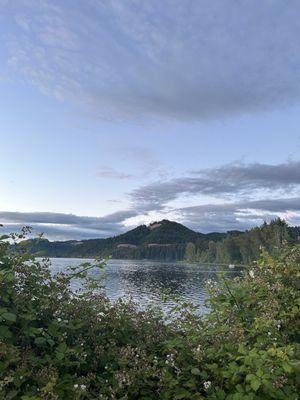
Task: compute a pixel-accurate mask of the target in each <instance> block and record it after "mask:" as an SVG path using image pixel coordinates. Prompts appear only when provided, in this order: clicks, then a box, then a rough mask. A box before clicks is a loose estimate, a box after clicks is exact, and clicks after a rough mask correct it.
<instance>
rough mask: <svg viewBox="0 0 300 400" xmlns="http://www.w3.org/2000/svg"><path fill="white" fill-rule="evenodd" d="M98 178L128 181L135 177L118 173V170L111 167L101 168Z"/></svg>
mask: <svg viewBox="0 0 300 400" xmlns="http://www.w3.org/2000/svg"><path fill="white" fill-rule="evenodd" d="M97 176H98V177H99V178H105V179H117V180H127V179H132V178H133V177H134V175H131V174H126V173H124V172H120V171H117V170H116V169H114V168H111V167H102V168H99V170H98V171H97Z"/></svg>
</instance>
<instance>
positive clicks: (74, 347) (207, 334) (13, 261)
mask: <svg viewBox="0 0 300 400" xmlns="http://www.w3.org/2000/svg"><path fill="white" fill-rule="evenodd" d="M14 238H15V239H22V235H21V236H20V237H14ZM299 265H300V248H299V247H294V248H287V249H285V250H281V252H280V254H279V255H277V257H276V258H274V257H271V256H269V255H268V254H267V253H265V254H264V255H263V258H262V260H261V261H260V262H259V263H257V264H255V265H253V267H252V268H251V269H249V270H247V271H246V272H245V277H244V278H236V279H234V280H231V281H227V280H225V279H224V284H223V286H222V287H215V286H214V285H213V284H209V287H210V291H211V298H210V307H211V312H210V313H209V314H208V315H206V316H205V317H202V318H200V317H199V316H197V314H195V312H194V311H195V310H193V308H192V307H191V306H188V305H187V304H182V305H179V306H178V307H175V308H174V310H173V316H168V318H167V320H166V317H164V316H163V315H162V314H161V312H160V311H159V310H154V309H148V310H146V311H144V312H142V311H139V310H138V309H137V308H136V307H135V306H134V304H132V303H130V302H129V303H124V302H122V301H120V302H118V303H116V304H112V303H110V302H109V301H108V300H107V299H106V298H105V296H104V295H103V293H102V292H101V287H100V286H99V285H98V284H97V282H95V281H94V280H91V278H90V277H89V269H90V268H91V266H90V265H88V264H84V265H82V266H81V267H79V269H70V270H69V271H68V272H65V273H60V274H58V275H56V276H52V275H51V273H50V270H49V263H48V261H47V260H44V261H43V262H39V261H37V260H35V259H34V258H31V257H30V256H28V255H27V254H12V253H11V251H9V246H8V244H7V242H6V240H5V238H2V240H1V241H0V296H1V297H0V316H1V317H0V318H1V326H0V399H3V400H4V399H5V400H10V399H21V400H42V399H47V400H52V399H66V400H68V399H70V400H71V399H72V400H73V399H91V400H92V399H102V400H103V399H107V400H108V399H124V400H125V399H128V400H151V399H153V400H154V399H162V400H176V399H177V400H180V399H183V400H184V399H193V400H196V399H206V398H207V399H214V400H223V399H227V400H239V399H241V400H256V399H266V400H268V399H289V400H296V399H299V396H298V393H299V392H300V387H299V382H300V380H299V371H300V360H299V355H300V345H299V339H300V318H299V317H300V294H299V289H300V270H299ZM99 266H100V267H101V266H102V265H101V263H100V265H99ZM79 278H80V279H82V280H83V282H84V290H82V291H79V292H72V291H71V289H70V283H71V281H72V279H79Z"/></svg>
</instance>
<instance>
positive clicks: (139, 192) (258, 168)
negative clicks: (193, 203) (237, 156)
mask: <svg viewBox="0 0 300 400" xmlns="http://www.w3.org/2000/svg"><path fill="white" fill-rule="evenodd" d="M299 185H300V161H289V162H286V163H283V164H278V165H269V164H260V163H253V164H243V163H234V164H228V165H225V166H222V167H219V168H211V169H205V170H199V171H194V172H193V173H192V174H190V175H188V176H186V177H181V178H175V179H172V180H169V181H160V182H155V183H152V184H148V185H145V186H142V187H140V188H138V189H136V190H135V191H133V192H132V193H131V197H132V199H133V202H134V203H135V204H136V205H137V206H138V207H140V208H142V209H145V210H151V209H163V208H164V207H165V206H166V204H167V203H168V202H170V201H172V200H175V199H177V198H178V197H180V196H184V195H210V196H214V197H219V196H220V195H222V196H223V197H224V196H225V197H228V196H229V197H234V196H235V195H237V194H239V195H243V194H244V195H246V194H247V195H252V196H253V194H255V193H258V192H260V191H272V192H274V191H279V192H280V191H282V190H287V189H288V190H290V191H291V192H293V191H297V190H298V191H299Z"/></svg>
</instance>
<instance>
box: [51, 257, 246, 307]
mask: <svg viewBox="0 0 300 400" xmlns="http://www.w3.org/2000/svg"><path fill="white" fill-rule="evenodd" d="M85 261H88V260H86V259H70V258H53V259H51V262H52V269H53V272H55V271H61V270H64V269H65V268H66V267H67V266H69V265H78V264H80V263H82V262H85ZM219 272H224V273H225V276H227V277H235V276H238V275H240V274H241V271H240V270H239V269H237V268H234V269H229V268H226V267H218V266H209V267H208V266H204V265H197V264H188V263H184V262H160V261H149V260H109V261H108V263H107V266H106V267H105V270H104V271H103V272H101V274H102V275H103V274H104V276H103V277H104V278H105V279H104V280H103V285H104V288H105V292H106V294H107V296H108V297H109V298H110V299H111V300H112V301H115V300H117V299H119V298H127V299H128V298H132V299H133V300H134V301H135V302H137V303H138V304H139V306H140V307H145V306H146V305H149V304H152V305H159V306H162V307H163V309H164V310H165V311H168V309H169V308H170V307H172V306H174V305H175V304H176V300H175V299H173V298H172V296H175V297H179V298H180V300H182V301H189V302H192V303H193V304H195V305H197V306H199V312H200V313H204V312H205V311H207V308H206V307H205V300H206V299H207V290H206V281H207V280H208V279H210V280H212V281H216V282H217V281H218V280H219V279H220V277H219ZM93 273H96V271H94V272H93ZM97 273H98V272H97ZM78 285H80V282H78V281H77V282H75V283H74V286H75V287H78ZM162 291H167V292H168V293H170V295H171V298H170V299H169V300H168V301H167V302H165V303H164V304H162V301H161V293H162Z"/></svg>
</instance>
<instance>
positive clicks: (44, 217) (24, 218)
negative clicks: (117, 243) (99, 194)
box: [0, 210, 136, 239]
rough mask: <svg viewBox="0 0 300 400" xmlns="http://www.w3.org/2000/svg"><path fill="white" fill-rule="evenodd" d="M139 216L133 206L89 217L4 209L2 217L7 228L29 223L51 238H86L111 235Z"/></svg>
mask: <svg viewBox="0 0 300 400" xmlns="http://www.w3.org/2000/svg"><path fill="white" fill-rule="evenodd" d="M134 216H136V212H135V211H133V210H123V211H117V212H115V213H112V214H108V215H106V216H104V217H85V216H78V215H74V214H64V213H51V212H32V213H24V212H7V211H2V212H0V221H1V223H2V224H3V225H4V228H5V231H6V232H12V231H15V230H17V229H19V228H20V227H22V226H24V225H26V226H31V227H32V228H33V230H34V231H33V233H34V234H37V233H45V234H46V237H48V238H50V239H84V238H101V237H108V236H112V235H115V234H118V233H121V232H123V231H124V230H125V227H124V225H123V224H122V223H123V222H124V221H125V220H126V219H128V218H132V217H134Z"/></svg>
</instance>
